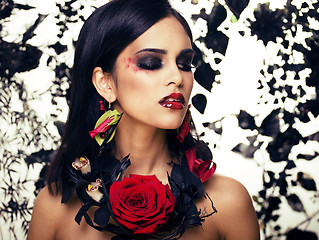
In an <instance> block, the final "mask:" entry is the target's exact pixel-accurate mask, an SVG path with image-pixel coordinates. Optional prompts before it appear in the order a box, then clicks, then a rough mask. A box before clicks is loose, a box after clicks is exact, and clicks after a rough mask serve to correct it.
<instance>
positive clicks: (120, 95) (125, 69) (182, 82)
mask: <svg viewBox="0 0 319 240" xmlns="http://www.w3.org/2000/svg"><path fill="white" fill-rule="evenodd" d="M193 56H194V52H193V50H192V44H191V41H190V39H189V37H188V35H187V33H186V31H185V29H184V27H183V26H182V25H181V24H180V22H179V21H178V20H177V19H176V18H175V17H167V18H164V19H163V20H161V21H159V22H157V23H156V24H154V25H153V26H152V27H151V28H150V29H148V30H147V31H146V32H145V33H144V34H142V35H141V36H140V37H139V38H137V39H136V40H135V41H133V42H132V43H131V44H130V45H128V46H127V47H126V48H125V49H124V50H123V51H122V52H121V54H120V55H119V56H118V58H117V60H116V63H115V71H114V72H113V75H112V77H113V80H114V93H115V96H116V99H117V100H116V102H115V103H114V105H113V106H114V107H115V108H116V109H117V110H118V111H119V112H124V113H125V114H124V115H123V119H122V120H121V121H125V122H126V123H128V121H131V122H132V123H135V124H146V125H149V126H153V127H156V128H161V129H176V128H178V127H179V126H180V125H181V123H182V121H183V118H184V116H185V113H186V111H187V109H188V101H189V98H190V94H191V90H192V87H193V72H192V60H193Z"/></svg>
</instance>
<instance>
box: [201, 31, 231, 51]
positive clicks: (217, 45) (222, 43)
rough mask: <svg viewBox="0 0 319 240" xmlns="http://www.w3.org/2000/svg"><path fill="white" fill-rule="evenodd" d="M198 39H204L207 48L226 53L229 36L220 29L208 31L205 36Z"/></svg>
mask: <svg viewBox="0 0 319 240" xmlns="http://www.w3.org/2000/svg"><path fill="white" fill-rule="evenodd" d="M199 40H200V41H204V42H205V44H206V47H207V48H210V49H212V50H213V51H214V52H219V53H221V54H222V55H225V54H226V49H227V46H228V41H229V37H227V36H226V35H225V34H224V33H223V32H221V31H218V30H217V31H208V33H207V35H206V37H204V38H199Z"/></svg>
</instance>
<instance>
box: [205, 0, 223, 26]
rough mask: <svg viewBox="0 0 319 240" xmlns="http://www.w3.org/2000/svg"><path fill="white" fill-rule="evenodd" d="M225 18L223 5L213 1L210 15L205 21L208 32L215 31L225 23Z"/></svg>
mask: <svg viewBox="0 0 319 240" xmlns="http://www.w3.org/2000/svg"><path fill="white" fill-rule="evenodd" d="M226 17H227V11H226V9H225V7H224V6H223V5H221V4H220V3H219V2H218V1H215V3H214V6H213V9H212V11H211V14H209V16H208V19H207V27H208V32H211V31H212V32H214V31H217V28H218V27H219V26H220V24H222V22H224V21H225V19H226Z"/></svg>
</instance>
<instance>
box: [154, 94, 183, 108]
mask: <svg viewBox="0 0 319 240" xmlns="http://www.w3.org/2000/svg"><path fill="white" fill-rule="evenodd" d="M159 104H160V105H162V106H163V107H165V108H169V109H174V110H182V109H184V107H185V99H184V96H183V94H181V93H172V94H170V95H168V96H166V97H163V98H162V99H161V100H160V101H159Z"/></svg>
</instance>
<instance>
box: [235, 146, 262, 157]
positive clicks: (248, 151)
mask: <svg viewBox="0 0 319 240" xmlns="http://www.w3.org/2000/svg"><path fill="white" fill-rule="evenodd" d="M261 144H262V143H259V144H258V145H257V146H253V145H247V144H244V143H239V144H237V145H236V146H235V147H234V148H233V149H232V151H233V152H238V153H240V154H242V155H243V156H244V157H246V158H254V154H255V152H256V151H257V150H258V149H259V148H260V146H261Z"/></svg>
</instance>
